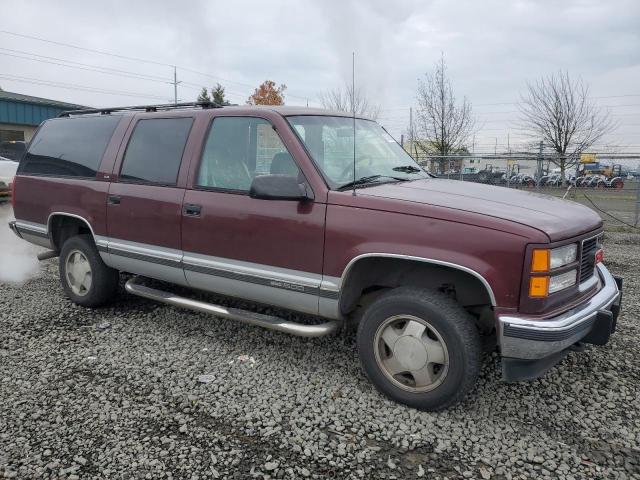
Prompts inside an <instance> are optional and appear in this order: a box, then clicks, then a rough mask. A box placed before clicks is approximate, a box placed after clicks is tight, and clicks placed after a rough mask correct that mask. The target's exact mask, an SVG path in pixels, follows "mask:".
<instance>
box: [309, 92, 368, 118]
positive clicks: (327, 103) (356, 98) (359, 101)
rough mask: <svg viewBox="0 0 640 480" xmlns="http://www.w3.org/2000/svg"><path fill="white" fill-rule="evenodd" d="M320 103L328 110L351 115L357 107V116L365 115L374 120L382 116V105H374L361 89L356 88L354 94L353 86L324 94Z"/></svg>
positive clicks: (321, 95)
mask: <svg viewBox="0 0 640 480" xmlns="http://www.w3.org/2000/svg"><path fill="white" fill-rule="evenodd" d="M320 103H321V104H322V106H323V107H324V108H326V109H329V110H338V111H339V112H349V113H352V112H353V111H354V105H355V113H356V115H363V116H365V117H369V118H372V119H374V120H376V119H377V118H378V116H379V115H380V105H376V104H374V103H372V102H371V101H370V100H369V99H368V98H367V96H366V94H365V93H364V92H363V91H362V90H360V89H359V88H357V87H356V89H355V92H354V89H353V86H351V85H345V86H344V88H334V89H332V90H328V91H326V92H322V93H321V94H320Z"/></svg>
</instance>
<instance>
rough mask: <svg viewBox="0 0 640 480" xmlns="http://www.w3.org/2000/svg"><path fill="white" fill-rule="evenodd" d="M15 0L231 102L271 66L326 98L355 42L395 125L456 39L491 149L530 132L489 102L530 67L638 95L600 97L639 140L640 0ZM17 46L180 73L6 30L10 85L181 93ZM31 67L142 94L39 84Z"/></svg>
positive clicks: (368, 83)
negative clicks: (224, 94) (221, 91)
mask: <svg viewBox="0 0 640 480" xmlns="http://www.w3.org/2000/svg"><path fill="white" fill-rule="evenodd" d="M3 6H4V8H3V15H2V21H1V22H0V30H4V31H9V32H14V33H20V34H26V35H33V36H37V37H41V38H45V39H50V40H55V41H58V42H64V43H69V44H74V45H81V46H83V47H87V48H91V49H97V50H105V51H109V52H113V53H117V54H121V55H126V56H132V57H138V58H140V59H148V60H152V61H155V62H159V63H163V64H167V65H173V64H175V65H178V80H181V81H183V82H184V83H182V84H181V85H180V86H179V88H178V90H179V98H180V99H181V100H184V101H189V100H194V99H195V97H196V96H197V94H198V90H199V86H205V85H206V86H211V85H213V84H215V82H216V81H219V82H220V83H222V84H223V85H224V86H225V87H226V88H227V91H228V93H229V96H230V99H231V100H232V101H233V102H237V103H244V101H246V98H247V97H248V95H249V94H250V93H251V91H252V88H254V87H255V86H257V85H258V84H259V83H260V82H262V81H263V80H265V79H272V80H274V81H276V82H277V83H286V84H287V86H288V89H287V92H286V93H287V98H286V100H287V103H289V104H305V103H306V102H307V101H308V102H309V104H310V105H314V106H317V105H318V94H319V93H320V92H321V91H322V90H326V89H329V88H333V87H337V86H340V85H342V84H344V82H346V81H350V77H351V52H352V51H355V52H356V82H357V83H358V84H359V85H360V86H361V87H362V88H364V89H365V90H366V91H367V92H368V94H369V96H370V97H371V98H372V99H374V100H375V101H376V102H378V103H380V104H381V106H382V114H381V119H380V120H381V122H382V123H383V124H384V125H385V126H387V127H388V128H389V129H390V130H391V132H392V133H393V134H394V135H397V136H399V135H400V133H402V132H403V131H404V130H405V129H406V127H407V125H408V118H409V107H410V106H412V105H415V90H416V86H417V79H418V77H420V76H422V75H423V74H424V72H425V71H426V70H428V69H430V68H431V66H432V65H433V63H434V62H435V61H436V60H437V59H438V57H439V55H440V53H441V52H444V55H445V58H446V61H447V63H448V65H449V73H450V76H451V79H452V81H453V84H454V87H455V90H456V93H457V94H458V95H459V96H463V95H466V96H467V97H468V98H469V99H470V100H471V102H472V103H473V104H474V111H475V112H476V113H477V115H478V117H479V120H480V123H481V125H483V129H482V131H481V132H479V134H478V136H477V139H476V148H477V149H480V150H489V149H491V150H492V149H493V147H492V146H493V145H494V144H495V142H496V139H497V141H498V145H499V146H498V148H501V147H503V145H504V144H506V142H507V134H508V133H509V135H510V139H511V142H512V145H514V144H516V145H517V143H518V141H520V140H521V137H520V136H519V135H518V132H517V129H516V126H515V125H514V122H515V120H516V119H517V113H515V111H516V110H517V105H513V104H508V103H507V104H503V105H487V104H496V103H506V102H514V101H517V100H518V98H519V94H520V92H521V91H522V90H523V89H524V87H525V85H526V81H527V80H533V79H535V78H536V77H539V76H540V75H544V74H548V73H551V72H554V71H557V70H559V69H565V70H568V71H569V72H570V73H571V74H572V75H574V76H581V77H582V78H583V79H584V80H585V81H586V82H588V83H589V84H590V86H591V93H592V95H593V96H594V97H611V96H617V95H636V96H625V97H617V98H598V99H596V101H597V102H598V103H600V104H601V105H606V106H608V107H607V108H609V109H610V110H611V113H612V115H614V116H615V118H616V119H617V120H618V122H619V124H620V126H619V128H618V130H617V131H616V132H615V133H613V134H611V135H610V136H609V137H607V138H606V139H605V140H604V141H603V142H602V143H603V144H608V145H627V146H628V148H627V150H629V149H630V150H635V151H638V150H640V85H639V82H638V81H639V80H640V2H638V0H619V1H602V0H598V1H587V0H583V1H563V2H557V1H538V2H534V1H497V0H496V1H483V2H478V1H455V2H452V1H433V2H423V1H417V0H416V1H414V0H407V1H394V2H390V1H382V0H374V1H366V2H365V1H348V0H338V1H328V0H325V1H315V2H311V1H290V2H284V1H271V2H265V1H227V2H220V1H215V2H214V1H190V2H189V1H185V2H175V1H174V2H165V1H154V2H151V1H144V2H143V1H126V2H125V1H103V2H87V1H65V2H49V1H40V2H35V1H17V0H15V1H6V0H5V2H3ZM6 49H11V50H14V51H13V52H12V51H9V50H6ZM15 50H19V51H26V52H31V53H36V54H39V55H45V56H49V57H56V58H60V59H65V60H71V61H75V62H80V63H85V64H91V65H100V66H103V67H109V68H115V69H120V70H126V71H133V72H138V73H141V74H146V75H153V76H155V77H160V78H164V79H166V81H167V82H168V81H170V79H171V77H172V75H173V71H172V69H171V68H170V67H168V66H161V65H154V64H149V63H143V62H140V61H129V60H124V59H118V58H114V57H109V56H104V55H99V54H96V53H91V52H87V51H83V50H79V49H72V48H68V47H63V46H60V45H55V44H51V43H44V42H40V41H36V40H30V39H25V38H21V37H16V36H12V35H9V34H7V33H0V86H1V87H2V88H3V89H5V90H9V91H15V92H19V93H25V94H31V95H36V96H43V97H48V98H54V99H59V100H64V101H69V102H74V103H79V104H84V105H91V106H104V105H125V104H139V103H157V102H163V101H169V100H172V99H173V86H172V85H169V84H168V83H162V82H160V81H155V82H154V81H149V80H141V79H133V78H123V77H121V76H114V75H105V74H99V73H95V72H88V71H83V70H78V69H73V68H68V67H64V66H60V65H53V64H48V63H42V62H35V61H32V60H26V59H24V58H16V57H15V56H9V55H7V54H10V55H19V56H20V55H24V54H22V53H16V52H15ZM41 60H42V58H41ZM50 61H53V60H50ZM181 67H183V68H181ZM185 68H188V69H190V70H196V71H199V72H204V73H208V74H209V75H211V76H209V77H206V76H203V75H199V74H196V73H193V72H191V71H187V70H186V69H185ZM8 75H11V76H12V77H11V78H12V79H9V78H7V76H8ZM15 76H20V77H22V79H17V78H16V77H15ZM29 79H30V80H29ZM33 79H38V80H39V81H44V82H60V83H65V84H74V85H79V86H87V87H91V88H95V89H103V90H112V91H119V92H127V93H129V94H135V93H138V94H140V95H138V96H136V95H128V96H125V95H122V94H118V95H113V94H107V93H105V92H102V93H99V92H88V91H82V90H81V89H79V88H58V87H54V86H52V85H35V84H33V83H27V82H28V81H31V82H33V81H35V80H33ZM635 147H637V148H635Z"/></svg>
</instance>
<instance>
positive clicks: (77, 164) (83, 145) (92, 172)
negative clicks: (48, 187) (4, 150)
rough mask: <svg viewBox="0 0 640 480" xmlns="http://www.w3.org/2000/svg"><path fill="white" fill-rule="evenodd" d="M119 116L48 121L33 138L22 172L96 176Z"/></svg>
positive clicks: (22, 163) (21, 168)
mask: <svg viewBox="0 0 640 480" xmlns="http://www.w3.org/2000/svg"><path fill="white" fill-rule="evenodd" d="M120 118H121V117H119V116H111V115H103V116H87V117H76V118H56V119H52V120H48V121H46V122H45V123H44V125H42V127H40V130H39V131H38V133H37V135H36V136H35V137H34V139H33V140H32V141H31V143H30V145H29V149H28V151H27V153H26V155H25V157H24V159H23V160H22V162H21V164H20V169H19V173H21V174H32V175H51V176H64V177H84V178H91V177H95V176H96V172H97V170H98V167H99V165H100V160H101V159H102V155H104V151H105V149H106V148H107V144H108V143H109V140H110V139H111V136H112V135H113V131H114V130H115V128H116V125H117V124H118V122H119V121H120Z"/></svg>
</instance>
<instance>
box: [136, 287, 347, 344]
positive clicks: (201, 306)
mask: <svg viewBox="0 0 640 480" xmlns="http://www.w3.org/2000/svg"><path fill="white" fill-rule="evenodd" d="M136 280H137V279H136V277H133V278H131V279H129V280H128V281H127V283H125V285H124V287H125V289H126V291H127V292H129V293H131V294H133V295H138V296H139V297H144V298H148V299H150V300H156V301H158V302H162V303H166V304H168V305H173V306H174V307H181V308H187V309H189V310H194V311H196V312H202V313H209V314H212V315H215V316H216V317H222V318H228V319H230V320H237V321H239V322H242V323H248V324H249V325H258V326H260V327H264V328H268V329H269V330H277V331H278V332H285V333H290V334H292V335H297V336H299V337H323V336H325V335H329V334H331V333H333V332H335V331H337V330H338V327H339V326H340V323H339V322H338V321H336V320H331V321H328V322H325V323H321V324H319V325H303V324H301V323H295V322H289V321H287V320H284V319H282V318H279V317H274V316H271V315H264V314H262V313H255V312H250V311H247V310H240V309H238V308H227V307H221V306H219V305H214V304H212V303H206V302H201V301H199V300H191V299H190V298H185V297H180V296H178V295H175V294H173V293H170V292H165V291H164V290H158V289H156V288H151V287H147V286H145V285H141V284H139V283H137V282H136Z"/></svg>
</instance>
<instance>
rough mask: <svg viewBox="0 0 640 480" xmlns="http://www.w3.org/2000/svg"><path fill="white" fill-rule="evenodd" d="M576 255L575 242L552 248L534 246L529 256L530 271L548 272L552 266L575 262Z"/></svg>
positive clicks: (557, 266) (576, 247)
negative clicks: (531, 254)
mask: <svg viewBox="0 0 640 480" xmlns="http://www.w3.org/2000/svg"><path fill="white" fill-rule="evenodd" d="M577 255H578V245H577V244H575V243H572V244H570V245H564V246H563V247H558V248H553V249H548V248H536V249H535V250H534V251H533V256H532V257H531V271H532V272H548V271H549V270H553V269H554V268H559V267H564V266H565V265H568V264H570V263H571V262H575V261H576V259H577V258H578V257H577Z"/></svg>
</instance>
